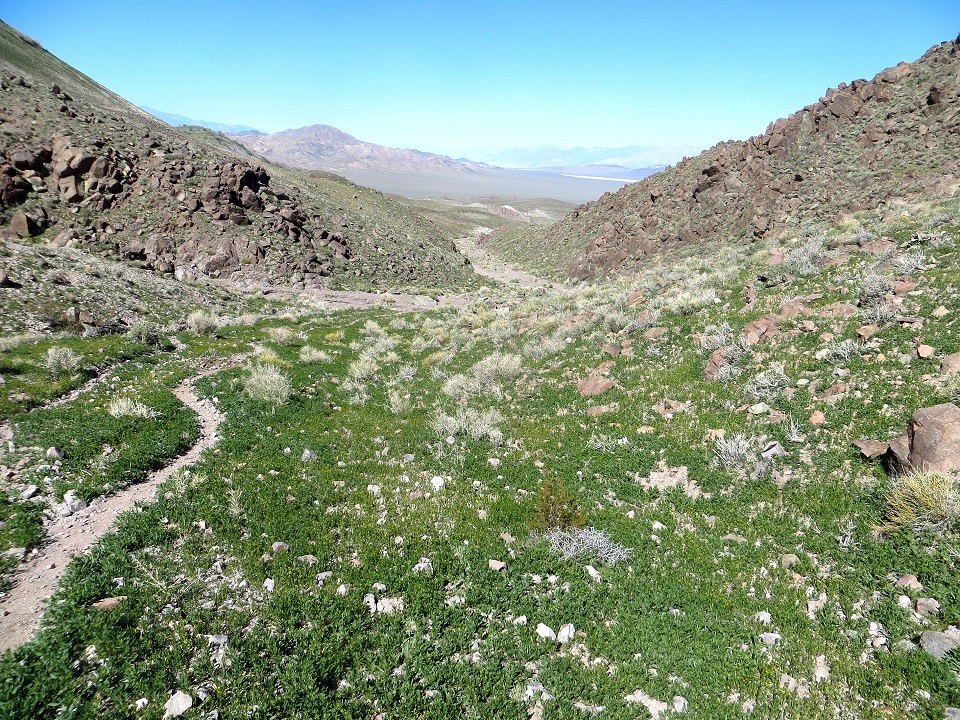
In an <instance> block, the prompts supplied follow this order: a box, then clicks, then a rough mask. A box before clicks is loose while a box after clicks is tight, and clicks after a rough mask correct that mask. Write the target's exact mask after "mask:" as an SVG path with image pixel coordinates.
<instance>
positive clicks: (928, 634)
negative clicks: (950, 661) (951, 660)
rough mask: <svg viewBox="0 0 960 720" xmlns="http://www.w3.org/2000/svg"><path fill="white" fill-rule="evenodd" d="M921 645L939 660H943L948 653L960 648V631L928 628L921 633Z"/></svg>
mask: <svg viewBox="0 0 960 720" xmlns="http://www.w3.org/2000/svg"><path fill="white" fill-rule="evenodd" d="M920 647H922V648H923V649H924V651H925V652H927V653H929V654H930V655H933V656H934V657H935V658H937V660H943V659H944V658H945V657H946V656H947V654H948V653H950V652H953V651H954V650H956V649H957V648H960V633H958V632H956V631H954V632H952V633H948V632H937V631H936V630H926V631H924V632H923V633H921V634H920Z"/></svg>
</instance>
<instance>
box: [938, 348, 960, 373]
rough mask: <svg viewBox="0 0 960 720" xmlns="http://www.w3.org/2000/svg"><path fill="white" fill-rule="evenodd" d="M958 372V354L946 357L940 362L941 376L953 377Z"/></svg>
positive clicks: (959, 354) (959, 356) (959, 360)
mask: <svg viewBox="0 0 960 720" xmlns="http://www.w3.org/2000/svg"><path fill="white" fill-rule="evenodd" d="M958 372H960V353H953V354H952V355H947V356H946V357H945V358H943V360H941V361H940V374H941V375H955V374H957V373H958Z"/></svg>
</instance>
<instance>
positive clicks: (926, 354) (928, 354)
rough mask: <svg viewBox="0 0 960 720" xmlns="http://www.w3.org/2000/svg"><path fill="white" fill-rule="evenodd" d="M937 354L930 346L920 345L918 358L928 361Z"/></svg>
mask: <svg viewBox="0 0 960 720" xmlns="http://www.w3.org/2000/svg"><path fill="white" fill-rule="evenodd" d="M936 352H937V351H936V350H934V349H933V348H932V347H930V346H929V345H920V346H919V347H918V348H917V357H918V358H922V359H924V360H928V359H929V358H932V357H933V356H934V355H935V354H936Z"/></svg>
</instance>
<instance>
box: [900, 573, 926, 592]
mask: <svg viewBox="0 0 960 720" xmlns="http://www.w3.org/2000/svg"><path fill="white" fill-rule="evenodd" d="M894 585H895V586H896V587H898V588H904V589H906V590H915V591H917V592H919V591H920V590H923V583H921V582H920V581H919V580H917V576H916V575H901V576H900V577H899V578H898V579H897V581H896V582H895V583H894Z"/></svg>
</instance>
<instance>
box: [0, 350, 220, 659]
mask: <svg viewBox="0 0 960 720" xmlns="http://www.w3.org/2000/svg"><path fill="white" fill-rule="evenodd" d="M234 364H237V363H236V362H232V363H231V364H230V365H227V366H218V367H215V368H212V369H208V370H205V371H204V372H202V373H200V374H198V375H194V376H193V377H191V378H189V379H187V380H184V381H183V382H182V383H180V384H179V385H178V386H177V387H176V388H174V390H173V393H174V395H176V396H177V398H179V400H180V402H182V403H183V404H184V405H186V406H187V407H189V408H190V409H191V410H193V411H194V412H195V413H196V414H197V419H198V422H199V424H200V437H199V439H198V440H197V442H196V443H194V445H193V446H192V447H191V448H190V449H189V450H188V451H187V452H186V453H185V454H183V455H181V456H180V457H178V458H177V459H176V460H174V461H173V462H172V463H171V464H170V465H167V466H166V467H164V468H163V469H161V470H158V471H156V472H154V473H151V474H150V476H149V477H148V478H147V479H146V480H145V481H144V482H142V483H138V484H136V485H131V486H130V487H128V488H125V489H124V490H121V491H120V492H117V493H115V494H113V495H110V496H108V497H103V498H97V499H95V500H94V501H93V502H91V503H90V505H89V507H87V508H86V509H84V510H81V511H80V512H78V513H74V514H73V515H70V516H69V517H62V516H60V515H58V516H56V518H55V519H54V520H53V521H52V522H51V523H50V524H49V525H48V526H47V527H46V533H47V544H46V545H44V546H43V547H42V548H41V549H40V552H39V553H38V554H36V555H34V556H33V557H32V558H31V559H30V560H28V561H27V562H25V563H23V564H22V565H21V566H20V567H19V568H18V569H17V572H16V573H15V574H14V576H13V578H12V580H13V583H14V585H13V587H12V588H11V589H10V590H9V591H8V592H7V595H6V597H5V598H3V599H2V600H0V615H2V617H0V652H4V651H6V650H11V649H13V648H16V647H19V646H20V645H22V644H23V643H25V642H27V641H28V640H29V639H30V638H31V636H32V635H33V633H34V631H35V630H36V629H37V626H38V624H39V621H40V618H41V616H42V615H43V610H44V605H45V601H46V600H47V598H49V597H50V596H51V595H52V594H53V591H54V589H55V588H56V585H57V582H58V581H59V580H60V578H61V577H62V576H63V573H64V572H65V571H66V568H67V564H68V563H69V562H70V559H71V558H72V557H73V556H75V555H83V554H85V553H87V552H89V550H90V548H91V547H93V544H94V543H95V542H96V541H97V540H99V539H100V538H101V537H102V536H103V535H105V534H106V533H107V532H108V531H109V530H110V528H111V526H112V525H113V523H114V521H115V520H116V518H117V515H119V514H120V513H122V512H125V511H127V510H130V509H131V508H133V507H134V505H136V503H138V502H148V501H150V500H152V498H153V495H154V492H155V491H156V489H157V486H159V485H160V484H161V483H162V482H163V481H164V480H166V479H167V478H169V477H170V476H171V475H172V474H173V473H175V472H176V471H177V470H179V469H180V468H184V467H187V466H189V465H192V464H193V463H195V462H196V461H197V459H198V458H199V457H200V453H202V452H203V451H204V450H206V449H208V448H210V447H213V445H214V444H215V443H216V441H217V437H218V436H217V429H218V428H219V426H220V423H221V421H222V420H223V414H222V413H221V412H220V411H219V410H217V408H216V407H214V405H213V403H211V402H210V401H209V400H203V399H200V398H199V397H197V395H196V393H194V392H193V390H192V389H191V385H192V384H193V383H194V382H196V381H197V380H199V379H200V378H203V377H206V376H207V375H212V374H213V373H215V372H219V371H221V370H224V369H226V367H231V366H232V365H234Z"/></svg>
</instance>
